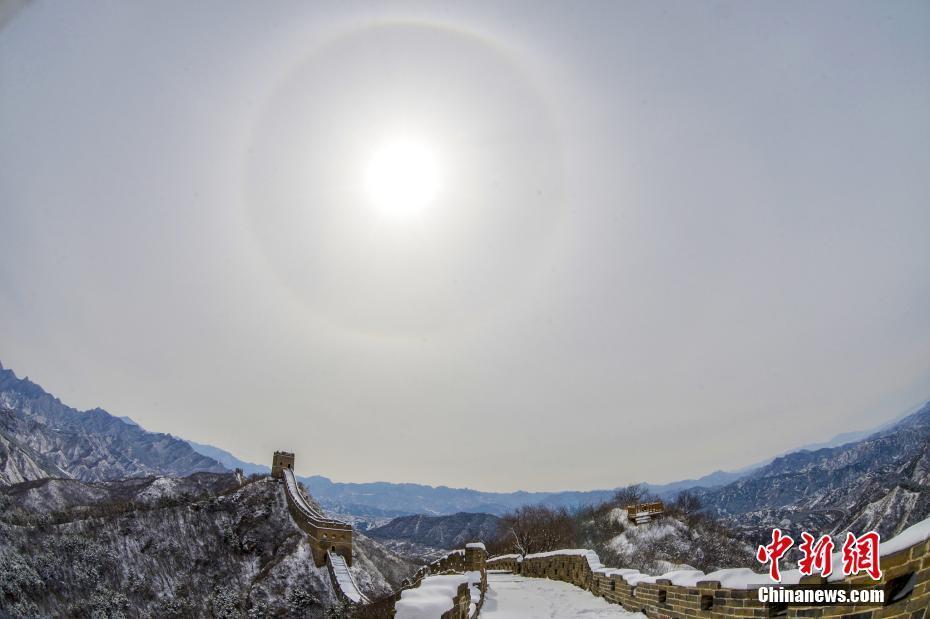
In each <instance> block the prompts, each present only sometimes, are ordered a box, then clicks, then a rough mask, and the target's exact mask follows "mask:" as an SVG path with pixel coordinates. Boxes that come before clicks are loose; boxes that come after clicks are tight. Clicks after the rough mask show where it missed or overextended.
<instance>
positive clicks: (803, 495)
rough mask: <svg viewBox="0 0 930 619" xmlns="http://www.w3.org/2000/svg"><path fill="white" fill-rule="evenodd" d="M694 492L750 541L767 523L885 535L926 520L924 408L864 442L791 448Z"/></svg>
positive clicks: (929, 445) (928, 422) (929, 503)
mask: <svg viewBox="0 0 930 619" xmlns="http://www.w3.org/2000/svg"><path fill="white" fill-rule="evenodd" d="M698 494H699V495H700V497H701V500H702V501H703V502H704V504H705V507H706V508H707V509H708V510H709V511H710V512H712V513H713V514H714V515H716V516H718V517H722V518H724V519H725V520H726V521H727V522H729V523H731V525H733V526H734V527H736V528H737V529H739V530H741V531H743V532H745V533H748V534H750V536H752V537H754V538H762V537H764V536H765V535H766V534H767V533H766V532H769V533H770V531H771V528H772V527H774V526H780V527H781V528H783V529H788V530H789V531H791V532H794V533H798V532H800V531H801V530H810V531H821V532H830V531H833V532H836V533H842V532H845V531H848V530H852V531H856V532H863V531H866V530H872V529H875V530H877V531H879V532H880V533H881V534H882V535H883V536H885V537H890V536H892V535H894V534H896V533H898V532H900V531H901V530H903V529H904V528H906V527H907V526H910V525H911V524H914V523H915V522H918V521H920V520H923V519H924V518H926V517H927V516H928V515H930V404H927V405H925V406H924V407H923V408H921V409H920V410H919V411H917V412H916V413H914V414H912V415H909V416H908V417H906V418H904V419H902V420H900V421H898V422H897V423H894V424H893V425H891V426H890V427H887V428H885V429H883V430H880V431H879V432H876V433H874V434H872V435H871V436H868V437H867V438H864V439H861V440H858V441H854V442H852V443H847V444H844V445H841V446H838V447H829V448H823V449H817V450H813V451H808V450H802V451H796V452H793V453H790V454H788V455H785V456H782V457H780V458H776V459H775V460H774V461H772V462H771V463H770V464H768V465H766V466H763V467H761V468H759V469H757V470H755V471H753V472H752V473H750V474H749V475H747V476H746V477H744V478H742V479H739V480H737V481H736V482H733V483H731V484H728V485H726V486H722V487H719V488H714V489H703V490H700V491H699V492H698Z"/></svg>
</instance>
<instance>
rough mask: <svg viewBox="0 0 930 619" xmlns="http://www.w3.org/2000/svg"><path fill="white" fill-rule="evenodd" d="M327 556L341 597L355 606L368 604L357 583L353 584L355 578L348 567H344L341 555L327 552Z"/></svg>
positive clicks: (344, 563)
mask: <svg viewBox="0 0 930 619" xmlns="http://www.w3.org/2000/svg"><path fill="white" fill-rule="evenodd" d="M327 556H328V558H329V566H330V570H331V571H332V574H333V578H335V579H336V584H337V585H338V586H339V588H340V589H341V590H342V593H343V595H345V596H346V597H347V598H349V599H350V600H351V601H352V602H354V603H356V604H366V603H368V598H366V597H365V596H364V595H363V594H362V592H361V591H360V590H359V588H358V583H356V582H355V577H354V576H352V572H350V571H349V566H348V565H346V560H345V559H344V558H343V557H342V555H339V554H336V553H334V552H329V553H327Z"/></svg>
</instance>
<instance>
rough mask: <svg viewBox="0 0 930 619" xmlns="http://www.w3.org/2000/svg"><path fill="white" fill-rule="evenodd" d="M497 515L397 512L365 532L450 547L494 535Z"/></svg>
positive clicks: (460, 546) (437, 546)
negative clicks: (439, 514)
mask: <svg viewBox="0 0 930 619" xmlns="http://www.w3.org/2000/svg"><path fill="white" fill-rule="evenodd" d="M500 521H501V519H500V518H498V517H497V516H492V515H491V514H471V513H465V512H459V513H458V514H452V515H450V516H424V515H422V514H418V515H416V516H401V517H400V518H395V519H394V520H392V521H391V522H389V523H388V524H386V525H384V526H380V527H377V528H374V529H369V530H368V531H367V535H368V536H369V537H373V538H375V539H378V540H385V539H393V540H404V541H409V542H414V543H416V544H422V545H424V546H432V547H433V548H444V549H448V550H453V549H455V548H463V547H464V546H465V544H467V543H469V542H486V543H487V542H490V541H491V540H493V539H494V537H495V536H496V535H497V526H498V524H499V523H500Z"/></svg>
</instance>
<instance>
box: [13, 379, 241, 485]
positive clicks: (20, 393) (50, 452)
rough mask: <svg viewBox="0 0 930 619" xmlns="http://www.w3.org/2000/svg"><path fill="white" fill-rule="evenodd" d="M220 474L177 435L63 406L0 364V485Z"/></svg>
mask: <svg viewBox="0 0 930 619" xmlns="http://www.w3.org/2000/svg"><path fill="white" fill-rule="evenodd" d="M225 470H226V469H225V468H224V467H223V465H221V464H220V463H219V462H217V461H216V460H213V459H212V458H209V457H207V456H204V455H202V454H200V453H198V452H197V451H194V450H193V449H192V448H191V447H190V445H188V444H187V443H185V442H184V441H182V440H181V439H179V438H176V437H174V436H171V435H170V434H160V433H156V432H147V431H145V430H143V429H142V428H140V427H139V426H138V425H136V424H134V423H127V422H125V421H123V420H121V419H119V418H117V417H114V416H113V415H111V414H109V413H108V412H106V411H105V410H103V409H100V408H95V409H92V410H88V411H79V410H76V409H74V408H71V407H70V406H66V405H64V404H62V403H61V401H60V400H59V399H58V398H56V397H54V396H52V395H50V394H49V393H47V392H46V391H45V390H44V389H42V387H40V386H39V385H37V384H35V383H34V382H32V381H30V380H29V379H28V378H17V376H16V375H15V374H14V373H13V372H12V371H11V370H7V369H4V368H3V366H2V365H0V486H3V485H10V484H14V483H17V482H22V481H28V480H33V479H41V478H45V477H64V478H73V479H79V480H82V481H103V480H114V479H122V478H126V477H140V476H146V475H177V476H184V475H190V474H191V473H194V472H197V471H211V472H223V471H225Z"/></svg>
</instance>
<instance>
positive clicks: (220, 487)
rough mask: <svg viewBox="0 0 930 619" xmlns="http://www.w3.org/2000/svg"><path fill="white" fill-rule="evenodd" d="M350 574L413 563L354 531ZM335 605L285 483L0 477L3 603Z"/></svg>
mask: <svg viewBox="0 0 930 619" xmlns="http://www.w3.org/2000/svg"><path fill="white" fill-rule="evenodd" d="M353 553H354V558H355V561H354V564H353V567H352V568H351V569H352V571H353V575H354V576H355V579H356V581H357V582H358V583H359V586H360V587H361V588H362V590H363V591H364V592H365V593H366V594H371V595H372V596H378V595H382V594H385V593H388V592H390V591H391V590H393V589H394V588H396V587H397V586H398V585H399V584H400V582H401V581H402V579H403V578H406V577H408V576H409V575H410V574H411V573H412V572H413V571H414V570H415V566H413V565H412V564H410V563H408V562H406V561H404V560H402V559H400V558H398V557H397V556H395V555H393V554H392V553H390V552H389V551H387V550H386V549H385V548H383V547H382V546H381V545H380V544H379V543H377V542H375V541H373V540H371V539H369V538H366V537H365V536H364V535H361V534H356V535H355V536H354V544H353ZM336 607H338V602H337V599H336V597H335V595H334V593H333V588H332V585H331V583H330V577H329V574H328V572H327V571H326V568H317V567H315V565H314V562H313V560H312V559H311V555H310V548H309V546H308V542H307V536H306V534H305V533H304V532H303V531H301V530H300V529H299V528H298V527H297V525H296V524H295V523H294V521H293V518H292V517H291V515H290V513H289V512H288V509H287V504H286V501H285V497H284V492H283V491H282V489H281V485H280V484H279V483H276V482H275V481H274V480H272V479H271V478H268V477H264V478H252V479H245V478H242V477H239V476H236V475H234V474H231V473H225V474H215V473H198V474H195V475H193V476H190V477H186V478H178V477H150V478H144V479H131V480H121V481H115V482H95V483H85V482H81V481H76V480H58V479H46V480H39V481H32V482H27V483H23V484H17V485H14V486H9V487H5V488H0V615H2V616H38V615H41V616H59V617H83V616H87V617H91V616H93V617H122V616H132V617H202V616H212V617H244V616H250V617H251V616H255V617H268V616H282V617H284V616H287V617H322V616H324V613H325V612H333V609H334V608H336Z"/></svg>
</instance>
